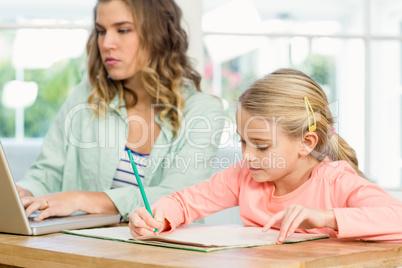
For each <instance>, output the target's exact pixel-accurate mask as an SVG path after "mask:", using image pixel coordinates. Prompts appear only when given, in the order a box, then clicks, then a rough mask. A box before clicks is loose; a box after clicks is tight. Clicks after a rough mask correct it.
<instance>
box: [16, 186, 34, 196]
mask: <svg viewBox="0 0 402 268" xmlns="http://www.w3.org/2000/svg"><path fill="white" fill-rule="evenodd" d="M17 190H18V195H19V196H20V198H22V197H26V196H33V194H32V193H31V192H30V191H28V190H25V189H24V188H22V187H20V186H18V185H17Z"/></svg>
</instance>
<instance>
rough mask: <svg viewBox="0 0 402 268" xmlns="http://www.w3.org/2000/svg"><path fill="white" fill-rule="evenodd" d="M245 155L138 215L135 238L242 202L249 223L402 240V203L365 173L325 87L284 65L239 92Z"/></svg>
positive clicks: (133, 221)
mask: <svg viewBox="0 0 402 268" xmlns="http://www.w3.org/2000/svg"><path fill="white" fill-rule="evenodd" d="M239 104H240V105H239V108H238V109H237V114H236V120H237V132H238V134H239V135H240V137H241V143H242V154H243V159H244V160H243V161H241V162H238V163H235V164H234V165H232V166H230V167H229V168H228V169H226V170H224V171H222V172H220V173H217V174H216V175H214V176H213V177H212V178H211V179H210V180H208V181H204V182H202V183H200V184H197V185H193V186H190V187H188V188H185V189H184V190H183V191H181V192H174V193H173V194H172V195H170V196H168V197H164V198H161V199H159V200H158V201H157V202H156V203H154V204H153V206H152V209H153V213H154V216H155V218H152V217H151V215H150V214H149V213H148V212H147V211H146V209H144V208H139V209H137V210H136V211H135V212H133V213H132V214H131V215H130V224H129V226H130V229H131V234H132V235H133V236H134V237H137V236H142V235H150V234H152V233H153V232H154V230H155V228H157V229H158V231H167V230H171V231H173V230H174V229H175V228H176V227H177V226H180V225H186V224H189V223H191V222H192V221H194V220H196V219H199V218H203V217H206V216H208V215H210V214H212V213H215V212H217V211H220V210H222V209H226V208H229V207H234V206H239V209H240V217H241V219H242V221H243V224H244V226H262V227H263V229H262V230H263V231H267V230H268V229H270V228H275V229H280V234H279V236H278V241H277V243H279V244H281V243H282V242H283V241H284V240H285V238H286V237H288V236H290V235H292V234H293V233H294V232H306V233H324V234H329V235H330V236H331V237H339V238H345V237H353V238H358V239H364V240H376V241H395V242H396V241H398V242H400V241H402V225H401V223H402V202H400V201H399V200H397V199H395V198H393V197H392V196H390V195H389V194H388V193H386V192H385V191H384V190H382V189H381V188H380V187H378V186H377V185H375V184H373V183H370V182H369V181H368V180H366V179H365V178H363V175H362V173H361V172H360V171H359V169H358V162H357V159H356V155H355V152H354V150H353V149H352V148H350V147H349V145H348V144H347V143H346V142H345V141H344V140H343V139H342V138H341V137H340V136H338V135H337V134H336V133H335V132H334V128H333V123H334V121H333V118H332V116H331V112H330V110H329V107H328V101H327V98H326V96H325V93H324V92H323V90H322V89H321V88H320V86H319V85H318V84H317V83H316V82H315V81H313V80H312V79H311V78H310V77H308V76H307V75H305V74H303V73H301V72H299V71H295V70H291V69H281V70H278V71H276V72H274V73H272V74H270V75H268V76H266V77H264V78H262V79H260V80H258V81H257V82H255V84H254V85H252V86H251V88H249V89H248V90H247V91H245V92H244V93H243V94H242V95H241V97H240V99H239Z"/></svg>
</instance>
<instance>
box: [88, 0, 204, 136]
mask: <svg viewBox="0 0 402 268" xmlns="http://www.w3.org/2000/svg"><path fill="white" fill-rule="evenodd" d="M110 1H115V0H98V2H97V4H96V6H95V8H94V25H95V22H96V11H97V8H98V6H99V4H100V3H105V2H110ZM120 1H123V2H124V3H125V4H127V8H129V9H130V10H131V12H132V14H133V17H134V21H135V24H136V27H137V31H138V33H139V36H140V49H139V55H138V58H139V59H146V62H144V63H141V64H139V68H140V71H139V74H140V76H141V82H142V83H143V86H144V88H145V90H146V91H147V92H148V93H149V94H150V95H151V97H152V98H153V100H154V103H155V104H158V107H163V108H161V109H160V111H161V112H160V114H159V118H160V119H161V120H162V121H163V122H165V123H169V124H170V125H171V126H172V129H173V133H174V135H177V132H178V128H179V127H180V124H181V119H180V116H179V114H180V112H181V111H182V110H183V109H184V104H185V102H184V98H183V96H182V94H181V92H180V86H181V85H182V83H183V78H188V79H190V80H191V81H193V83H194V85H195V87H196V89H197V90H198V91H201V88H200V82H201V76H200V74H199V73H198V72H197V71H196V70H195V69H194V68H193V67H192V66H191V61H190V59H189V57H188V56H187V54H186V53H187V49H188V39H187V34H186V32H185V31H184V29H183V28H182V27H181V18H182V12H181V9H180V8H179V7H178V6H177V4H176V3H175V2H174V0H120ZM145 52H146V54H147V55H148V57H145V55H144V53H145ZM87 55H88V75H89V81H90V83H91V85H92V87H93V90H92V92H91V94H90V96H89V98H88V103H90V104H97V105H98V109H94V113H95V115H96V116H99V115H100V113H99V111H107V107H108V105H109V104H110V103H111V101H112V100H113V99H114V97H115V96H116V94H118V95H119V98H120V99H119V103H120V105H121V104H122V103H123V97H124V96H125V94H127V95H126V96H131V98H125V100H126V101H127V99H129V100H132V101H130V102H129V103H126V107H133V106H134V105H135V104H136V103H137V101H138V99H137V96H136V94H135V93H134V92H132V91H130V90H126V89H125V88H124V87H123V83H122V82H121V81H113V80H111V79H110V78H108V74H107V71H106V69H105V67H104V65H103V63H102V59H101V57H100V52H99V47H98V33H97V31H96V29H95V28H94V29H93V30H92V32H91V34H90V36H89V39H88V42H87ZM167 118H168V120H167Z"/></svg>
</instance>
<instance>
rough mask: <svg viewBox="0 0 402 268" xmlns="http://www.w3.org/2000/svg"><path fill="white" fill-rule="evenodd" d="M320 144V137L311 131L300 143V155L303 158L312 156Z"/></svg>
mask: <svg viewBox="0 0 402 268" xmlns="http://www.w3.org/2000/svg"><path fill="white" fill-rule="evenodd" d="M317 143H318V135H317V133H315V132H312V131H309V132H307V133H306V134H304V136H303V138H302V141H301V143H300V148H299V154H300V155H301V156H306V155H309V154H311V152H312V151H313V150H314V148H315V147H316V146H317Z"/></svg>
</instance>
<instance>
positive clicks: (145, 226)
mask: <svg viewBox="0 0 402 268" xmlns="http://www.w3.org/2000/svg"><path fill="white" fill-rule="evenodd" d="M152 214H153V215H154V216H155V218H152V215H151V214H150V213H149V212H148V211H147V209H146V208H144V207H141V208H138V209H136V210H135V211H134V212H133V213H131V214H130V216H129V219H130V222H129V224H128V226H129V227H130V233H131V235H132V236H133V237H139V236H145V235H157V234H158V233H160V232H162V231H163V230H165V229H166V227H167V226H169V223H168V221H167V220H166V219H165V213H164V211H163V210H161V209H158V208H156V209H154V210H153V211H152ZM155 229H158V232H156V233H155Z"/></svg>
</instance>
